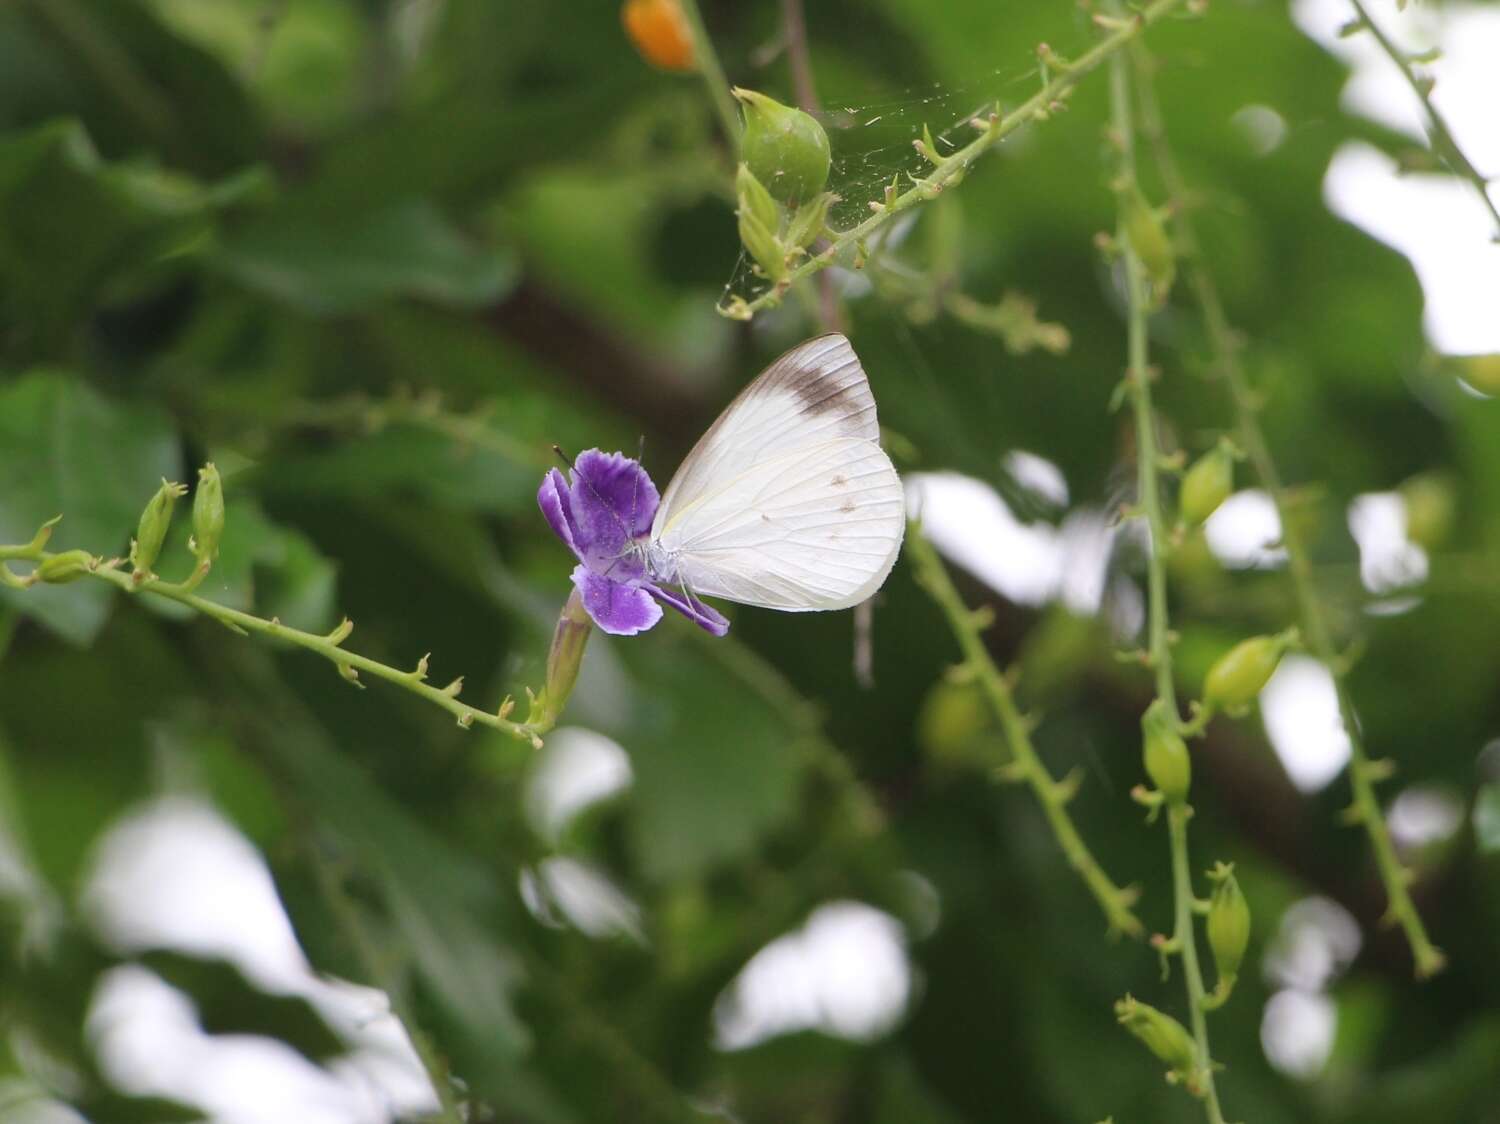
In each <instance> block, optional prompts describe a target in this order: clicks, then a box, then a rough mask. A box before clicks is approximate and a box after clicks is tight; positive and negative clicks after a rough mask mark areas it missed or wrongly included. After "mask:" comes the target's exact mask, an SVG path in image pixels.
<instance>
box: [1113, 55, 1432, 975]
mask: <svg viewBox="0 0 1500 1124" xmlns="http://www.w3.org/2000/svg"><path fill="white" fill-rule="evenodd" d="M1135 64H1136V66H1135V68H1136V71H1137V74H1138V75H1139V77H1140V80H1139V83H1138V85H1139V93H1140V99H1141V113H1142V132H1143V134H1144V135H1145V136H1146V138H1147V140H1148V141H1149V143H1150V144H1151V146H1152V153H1153V159H1154V161H1155V163H1156V166H1157V168H1158V169H1159V171H1160V173H1161V178H1162V183H1163V185H1164V186H1165V187H1166V190H1167V193H1168V194H1169V195H1170V196H1171V199H1172V200H1173V202H1174V204H1175V206H1174V207H1173V210H1174V212H1175V215H1176V227H1177V241H1178V244H1179V247H1180V249H1181V251H1182V254H1183V256H1184V258H1185V259H1186V268H1185V271H1184V272H1185V279H1186V281H1187V285H1188V288H1189V290H1190V291H1191V292H1192V294H1193V298H1194V300H1195V301H1196V303H1197V305H1198V308H1199V311H1200V312H1201V314H1202V317H1203V324H1204V330H1205V333H1206V334H1207V337H1208V345H1209V349H1210V352H1211V353H1212V359H1213V364H1214V366H1215V368H1217V370H1218V372H1219V373H1220V374H1221V375H1222V376H1223V378H1224V382H1225V385H1226V386H1227V387H1228V389H1229V397H1230V401H1231V403H1232V405H1233V409H1234V416H1235V423H1236V428H1237V430H1238V436H1239V442H1240V445H1241V446H1243V448H1244V450H1245V452H1246V454H1247V455H1248V457H1249V459H1250V463H1251V465H1252V466H1253V467H1254V469H1255V473H1256V475H1257V476H1259V477H1260V481H1261V483H1262V485H1264V487H1265V489H1266V491H1267V492H1269V493H1270V495H1271V499H1272V501H1273V502H1274V503H1275V505H1276V512H1277V515H1278V517H1279V519H1280V522H1281V543H1282V546H1283V547H1284V548H1285V549H1286V552H1287V572H1288V573H1289V574H1290V575H1291V579H1292V586H1293V588H1294V590H1295V592H1296V599H1297V606H1298V612H1299V616H1300V618H1301V625H1302V628H1301V631H1302V636H1303V639H1304V641H1305V643H1306V645H1307V649H1308V651H1309V652H1310V653H1311V654H1312V656H1313V657H1314V658H1315V659H1317V660H1318V662H1319V663H1321V664H1322V665H1323V666H1324V667H1325V668H1327V669H1328V673H1329V674H1330V675H1331V676H1332V677H1333V683H1334V688H1335V690H1336V691H1337V693H1338V702H1339V713H1340V716H1341V718H1342V720H1343V725H1344V730H1345V732H1346V733H1347V735H1348V738H1349V750H1350V764H1349V783H1350V786H1351V787H1352V789H1353V802H1352V804H1351V805H1350V808H1349V811H1348V812H1347V813H1346V815H1347V818H1348V819H1350V820H1351V821H1352V822H1357V823H1360V824H1362V825H1363V826H1364V829H1365V832H1366V834H1367V835H1368V836H1369V839H1370V847H1371V850H1372V851H1373V852H1374V855H1375V863H1376V866H1377V867H1378V869H1379V872H1380V879H1381V882H1382V883H1383V884H1384V886H1385V891H1386V897H1387V899H1388V902H1389V906H1388V909H1387V917H1388V918H1389V919H1390V920H1392V921H1394V922H1396V923H1399V924H1400V926H1401V928H1402V931H1403V932H1404V933H1405V934H1406V940H1407V943H1408V945H1409V946H1410V947H1411V951H1412V958H1413V960H1414V962H1415V966H1416V973H1417V976H1418V977H1419V978H1426V977H1428V976H1431V975H1433V974H1434V973H1436V972H1438V971H1441V970H1442V968H1443V964H1444V962H1445V957H1444V956H1443V953H1442V952H1441V951H1440V950H1439V949H1438V948H1437V947H1436V946H1435V945H1433V943H1432V941H1431V939H1430V938H1429V937H1428V935H1427V930H1426V927H1425V926H1424V925H1423V923H1422V917H1421V914H1420V913H1418V912H1417V908H1416V905H1415V904H1414V903H1413V901H1412V899H1411V894H1410V892H1409V890H1408V886H1409V885H1410V883H1411V880H1412V875H1411V872H1410V871H1409V870H1407V869H1406V868H1405V867H1404V866H1403V865H1402V864H1401V861H1400V859H1399V858H1398V857H1397V855H1396V848H1395V846H1394V844H1393V843H1392V842H1391V837H1390V832H1389V831H1388V830H1387V828H1386V823H1385V817H1384V816H1383V815H1382V814H1381V810H1380V802H1379V800H1378V799H1377V798H1376V796H1375V784H1376V782H1377V781H1378V780H1379V779H1381V777H1382V776H1384V775H1386V774H1387V773H1388V771H1389V764H1388V763H1387V762H1381V761H1372V760H1371V759H1370V757H1369V754H1368V752H1367V750H1366V748H1365V745H1364V741H1363V738H1362V736H1361V734H1360V727H1359V722H1358V720H1357V718H1356V717H1355V713H1354V703H1353V700H1352V698H1351V697H1350V694H1349V688H1348V684H1347V683H1346V681H1345V672H1346V666H1345V665H1346V661H1345V660H1344V659H1342V658H1341V656H1340V653H1339V652H1338V650H1337V649H1336V648H1335V647H1334V643H1333V638H1332V633H1331V631H1330V629H1329V626H1328V621H1327V617H1326V615H1325V613H1324V611H1323V605H1322V603H1321V602H1320V601H1319V599H1318V595H1317V590H1316V588H1315V586H1316V583H1315V581H1314V577H1313V566H1312V561H1311V558H1310V557H1309V554H1308V550H1307V545H1306V543H1305V542H1304V541H1303V538H1302V533H1301V531H1300V530H1299V529H1298V521H1297V519H1296V518H1295V517H1294V516H1293V513H1292V512H1291V511H1290V510H1289V505H1288V502H1287V493H1286V488H1285V485H1284V484H1283V482H1282V479H1281V473H1280V471H1279V470H1278V469H1277V466H1276V462H1275V459H1274V458H1273V457H1272V456H1271V449H1270V446H1269V445H1268V444H1267V442H1266V438H1265V434H1264V432H1263V431H1262V429H1261V425H1260V420H1259V418H1258V416H1257V410H1258V404H1257V400H1256V396H1255V394H1254V392H1253V391H1252V389H1251V387H1250V383H1249V380H1248V379H1247V377H1246V375H1245V370H1244V368H1243V366H1242V365H1241V364H1240V359H1239V352H1238V345H1237V341H1236V337H1235V332H1234V329H1233V328H1232V327H1231V326H1230V324H1229V319H1228V317H1227V316H1226V315H1225V312H1224V305H1223V302H1222V300H1221V299H1220V297H1219V291H1218V287H1217V286H1216V285H1215V284H1214V280H1213V276H1212V274H1211V273H1210V272H1209V271H1208V268H1207V266H1206V265H1205V263H1204V260H1203V255H1202V250H1201V248H1200V245H1199V242H1198V238H1197V233H1196V231H1195V230H1194V228H1193V225H1192V222H1191V219H1190V218H1189V216H1188V213H1187V208H1186V207H1185V206H1184V201H1185V199H1186V191H1187V188H1186V184H1185V182H1184V180H1183V178H1182V174H1181V172H1180V170H1179V169H1178V167H1177V161H1176V159H1175V157H1174V156H1173V153H1172V149H1171V145H1170V144H1169V142H1168V139H1167V135H1166V130H1165V126H1164V123H1163V119H1162V114H1161V107H1160V104H1159V103H1158V101H1157V99H1156V93H1155V90H1154V88H1153V86H1152V83H1151V81H1150V77H1149V71H1150V60H1149V58H1147V57H1146V56H1145V52H1144V51H1143V50H1141V51H1138V53H1137V56H1136V59H1135Z"/></svg>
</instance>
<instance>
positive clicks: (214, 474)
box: [193, 461, 224, 566]
mask: <svg viewBox="0 0 1500 1124" xmlns="http://www.w3.org/2000/svg"><path fill="white" fill-rule="evenodd" d="M223 535H224V483H223V481H221V480H220V479H219V470H218V469H217V468H215V467H214V465H213V462H212V461H210V462H209V463H208V464H206V465H204V466H203V467H202V468H200V469H199V470H198V490H197V491H196V492H194V493H193V557H195V558H197V559H198V562H199V564H200V565H203V566H207V565H208V564H209V563H211V562H212V561H213V560H214V559H215V558H217V557H218V556H219V540H220V539H221V538H222V537H223Z"/></svg>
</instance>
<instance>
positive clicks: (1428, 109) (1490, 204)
mask: <svg viewBox="0 0 1500 1124" xmlns="http://www.w3.org/2000/svg"><path fill="white" fill-rule="evenodd" d="M1349 3H1350V4H1352V5H1353V6H1354V10H1355V11H1356V12H1358V13H1359V22H1360V23H1361V24H1362V25H1363V26H1364V27H1365V28H1367V29H1368V30H1369V32H1370V34H1371V35H1373V36H1374V37H1375V42H1377V43H1379V44H1380V49H1381V50H1382V51H1384V52H1385V53H1386V55H1387V57H1389V58H1390V60H1391V62H1393V63H1395V64H1396V69H1397V70H1399V71H1400V72H1401V77H1402V78H1405V79H1406V84H1407V85H1408V86H1410V87H1411V91H1412V93H1414V94H1416V95H1417V100H1418V101H1420V102H1421V103H1422V110H1423V113H1424V114H1425V115H1426V117H1427V127H1428V130H1429V131H1430V133H1431V137H1430V140H1431V142H1432V147H1433V150H1434V151H1435V152H1436V153H1437V154H1438V156H1439V157H1440V158H1441V159H1443V160H1444V161H1446V162H1447V163H1448V165H1449V166H1450V167H1451V168H1452V169H1453V171H1455V172H1456V173H1458V174H1459V175H1460V176H1462V177H1463V178H1464V179H1466V180H1468V181H1469V182H1470V183H1471V184H1473V185H1474V190H1475V191H1477V192H1479V198H1480V199H1482V200H1483V201H1484V207H1485V210H1487V211H1489V213H1490V219H1491V220H1492V221H1493V222H1494V224H1495V233H1494V234H1493V235H1491V236H1490V240H1491V241H1492V242H1500V210H1497V209H1496V207H1495V201H1494V200H1493V199H1491V198H1490V191H1489V181H1488V180H1487V179H1486V178H1485V177H1484V175H1483V174H1482V173H1481V172H1480V171H1479V169H1477V168H1475V167H1474V165H1473V163H1472V162H1470V160H1469V158H1468V156H1466V155H1465V154H1464V150H1463V149H1461V148H1459V147H1458V141H1456V140H1454V139H1453V130H1452V129H1450V128H1449V127H1448V122H1447V120H1446V119H1445V118H1444V117H1443V115H1442V114H1441V113H1439V112H1438V110H1437V106H1435V105H1433V103H1432V82H1431V80H1429V79H1423V78H1421V77H1419V76H1418V75H1417V72H1416V71H1414V70H1413V69H1412V67H1411V60H1410V59H1408V58H1407V57H1406V54H1405V52H1403V51H1402V50H1401V48H1399V47H1397V46H1396V44H1395V43H1393V42H1391V40H1390V37H1389V36H1387V35H1386V33H1385V32H1384V31H1382V30H1381V27H1380V25H1379V24H1378V23H1376V22H1375V21H1374V20H1373V19H1371V18H1370V13H1369V11H1368V10H1367V9H1366V8H1365V5H1364V4H1363V2H1362V0H1349Z"/></svg>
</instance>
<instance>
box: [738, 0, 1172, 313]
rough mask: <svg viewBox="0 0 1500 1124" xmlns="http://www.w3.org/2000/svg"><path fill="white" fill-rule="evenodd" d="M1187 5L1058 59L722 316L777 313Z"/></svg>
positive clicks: (1146, 13)
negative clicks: (1023, 93) (1005, 104)
mask: <svg viewBox="0 0 1500 1124" xmlns="http://www.w3.org/2000/svg"><path fill="white" fill-rule="evenodd" d="M1186 2H1187V0H1153V2H1152V3H1150V4H1148V5H1146V6H1145V7H1144V8H1142V9H1141V10H1140V11H1139V12H1137V13H1136V14H1135V15H1134V16H1131V17H1128V18H1125V19H1121V20H1118V21H1114V23H1115V24H1116V26H1115V27H1114V29H1113V30H1112V31H1110V33H1109V34H1108V35H1106V36H1105V37H1104V38H1102V39H1100V40H1099V42H1097V43H1095V44H1094V45H1093V46H1092V47H1090V48H1089V49H1088V50H1087V51H1085V52H1084V53H1083V54H1081V55H1079V56H1078V58H1076V59H1073V60H1072V61H1071V62H1067V63H1063V62H1062V60H1059V59H1056V58H1055V56H1054V58H1053V65H1052V68H1051V69H1052V71H1055V73H1053V74H1052V76H1051V77H1050V78H1049V80H1048V81H1047V82H1046V83H1045V84H1044V85H1043V86H1042V88H1041V90H1039V91H1038V92H1037V93H1035V94H1033V95H1032V96H1031V97H1030V98H1028V99H1026V101H1024V102H1022V103H1021V104H1020V105H1019V106H1018V107H1016V108H1015V109H1013V110H1012V111H1011V112H1009V113H1005V114H1002V113H1000V111H999V106H998V105H997V106H996V109H995V111H994V112H993V113H991V114H990V116H989V118H988V119H987V121H983V120H979V119H976V121H975V123H976V124H977V125H979V126H980V127H982V128H983V130H984V131H983V132H982V133H981V134H980V135H979V137H978V138H977V139H975V140H972V141H970V142H969V143H968V144H966V145H964V147H962V148H960V149H959V150H958V151H956V152H954V153H952V154H950V155H948V156H946V157H943V158H942V159H941V160H939V161H938V163H937V164H936V165H934V166H933V169H932V171H930V172H929V173H928V174H927V175H925V176H923V177H922V178H921V179H917V180H915V181H914V182H913V184H912V186H911V187H909V188H908V189H907V190H906V191H903V192H901V193H899V194H895V195H894V196H893V197H892V198H891V199H890V201H889V202H876V203H872V204H871V207H872V208H873V209H874V214H872V215H871V216H870V217H869V218H867V219H865V221H864V222H862V223H860V224H859V225H857V226H854V227H851V228H850V229H849V230H846V231H843V232H842V233H840V234H837V235H835V236H834V237H833V238H832V239H831V240H830V241H829V244H828V246H827V247H826V248H825V249H823V250H822V251H820V252H819V253H816V254H813V255H812V256H811V257H809V258H807V259H806V260H805V261H803V262H802V263H801V264H800V265H798V266H796V267H795V268H794V269H791V270H790V271H788V273H787V275H786V277H785V279H784V280H782V281H780V282H778V283H777V284H776V285H774V286H772V287H771V288H770V289H768V290H767V291H766V292H764V293H762V294H761V295H760V296H758V297H756V298H755V299H754V300H749V301H747V300H744V299H743V298H738V297H737V298H732V299H731V300H730V301H729V302H728V303H727V304H720V305H719V312H720V313H721V314H723V315H725V316H728V317H729V318H731V319H734V320H749V319H751V318H752V317H753V316H754V315H755V314H756V313H757V312H759V311H761V310H762V309H765V308H774V307H775V306H776V305H778V304H780V303H781V299H782V297H783V296H785V295H786V292H787V290H788V289H789V288H790V287H791V285H792V283H793V282H795V281H798V280H801V279H802V278H803V277H810V276H812V275H813V274H814V273H818V272H820V271H822V270H824V269H827V268H828V267H829V266H831V265H833V264H834V263H835V262H836V261H837V260H838V257H839V255H840V254H841V253H843V252H844V251H845V250H848V249H850V248H851V247H853V246H855V245H856V244H858V243H861V242H863V241H865V240H866V239H868V238H869V237H870V236H871V235H873V234H875V233H877V232H878V231H880V230H881V229H882V228H883V227H885V226H887V225H888V224H889V223H890V222H891V221H892V220H893V219H894V218H895V217H896V216H897V215H899V214H900V213H901V212H902V211H907V210H910V209H911V208H912V207H915V206H919V205H920V204H922V203H925V202H928V201H929V200H932V199H935V198H937V196H938V195H940V194H941V193H942V192H943V190H944V189H945V188H947V187H950V186H952V185H953V184H956V183H957V182H958V181H959V180H961V179H962V178H963V176H964V175H965V173H967V172H968V170H969V167H970V166H971V165H972V164H973V163H974V161H975V160H977V159H978V158H979V157H980V156H982V155H984V153H986V152H988V151H989V150H990V149H991V148H994V147H995V146H996V145H997V144H999V143H1000V142H1001V141H1002V140H1004V139H1005V138H1006V137H1008V136H1010V134H1011V133H1014V132H1015V131H1016V130H1017V129H1019V128H1020V127H1021V126H1023V125H1026V124H1028V123H1030V122H1032V121H1038V120H1042V119H1045V118H1046V117H1048V116H1050V115H1051V114H1052V113H1054V112H1056V111H1057V110H1058V109H1060V108H1062V105H1063V103H1064V101H1065V99H1066V98H1067V97H1068V95H1069V94H1070V93H1071V92H1072V89H1073V87H1074V86H1076V85H1077V84H1078V81H1079V79H1081V78H1082V77H1083V76H1084V75H1085V74H1087V73H1088V72H1089V71H1091V70H1093V69H1095V68H1096V67H1097V66H1098V65H1099V64H1100V63H1102V62H1103V61H1104V60H1105V59H1107V58H1109V57H1110V56H1111V55H1113V54H1114V53H1115V52H1117V51H1119V50H1120V49H1121V48H1123V47H1124V46H1125V45H1126V44H1128V43H1129V42H1131V41H1132V40H1133V39H1136V38H1137V37H1139V36H1140V35H1141V33H1142V32H1144V31H1145V30H1146V28H1148V27H1150V26H1151V25H1152V24H1155V23H1159V22H1160V21H1161V20H1163V19H1164V18H1166V17H1167V16H1168V15H1170V14H1171V13H1172V12H1173V11H1174V10H1175V9H1177V8H1180V7H1182V6H1183V5H1184V4H1185V3H1186Z"/></svg>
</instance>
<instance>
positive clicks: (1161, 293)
mask: <svg viewBox="0 0 1500 1124" xmlns="http://www.w3.org/2000/svg"><path fill="white" fill-rule="evenodd" d="M1125 238H1126V240H1127V241H1128V242H1129V243H1130V248H1131V249H1132V250H1134V251H1135V256H1136V257H1138V258H1140V259H1141V265H1142V266H1144V267H1145V270H1146V279H1147V280H1148V281H1150V282H1151V289H1152V295H1153V296H1154V298H1155V300H1156V302H1157V303H1158V304H1160V303H1161V302H1162V301H1163V300H1165V299H1166V296H1167V291H1168V290H1169V289H1171V287H1172V281H1173V279H1174V278H1175V277H1176V276H1177V253H1176V251H1175V250H1173V248H1172V240H1171V238H1169V237H1168V236H1167V230H1166V227H1164V226H1163V225H1162V222H1161V218H1160V216H1159V215H1158V214H1157V212H1156V208H1154V207H1152V206H1151V204H1150V203H1148V202H1147V201H1146V198H1145V196H1143V195H1142V194H1141V193H1140V192H1139V191H1134V192H1132V193H1131V194H1130V196H1129V198H1128V199H1127V200H1126V201H1125Z"/></svg>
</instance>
